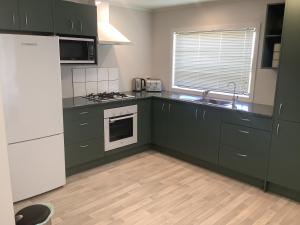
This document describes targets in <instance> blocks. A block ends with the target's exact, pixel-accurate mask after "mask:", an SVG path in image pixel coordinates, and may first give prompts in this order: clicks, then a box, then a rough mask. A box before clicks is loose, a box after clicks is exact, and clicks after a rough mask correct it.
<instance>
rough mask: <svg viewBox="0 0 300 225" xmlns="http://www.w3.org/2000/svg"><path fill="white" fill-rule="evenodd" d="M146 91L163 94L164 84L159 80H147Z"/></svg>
mask: <svg viewBox="0 0 300 225" xmlns="http://www.w3.org/2000/svg"><path fill="white" fill-rule="evenodd" d="M146 91H148V92H161V91H162V82H161V80H159V79H147V80H146Z"/></svg>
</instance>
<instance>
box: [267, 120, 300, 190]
mask: <svg viewBox="0 0 300 225" xmlns="http://www.w3.org/2000/svg"><path fill="white" fill-rule="evenodd" d="M274 126H275V127H274V132H273V142H272V149H271V156H270V167H269V181H271V182H272V183H275V184H278V185H281V186H284V187H287V188H290V189H293V190H297V191H300V175H299V171H300V139H299V134H300V124H298V123H293V122H286V121H278V122H276V123H275V125H274Z"/></svg>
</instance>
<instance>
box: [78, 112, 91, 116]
mask: <svg viewBox="0 0 300 225" xmlns="http://www.w3.org/2000/svg"><path fill="white" fill-rule="evenodd" d="M86 114H89V112H81V113H79V115H86Z"/></svg>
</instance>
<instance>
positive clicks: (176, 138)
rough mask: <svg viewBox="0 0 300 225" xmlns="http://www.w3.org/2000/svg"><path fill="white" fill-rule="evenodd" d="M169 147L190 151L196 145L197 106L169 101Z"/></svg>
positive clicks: (183, 151) (185, 151) (184, 151)
mask: <svg viewBox="0 0 300 225" xmlns="http://www.w3.org/2000/svg"><path fill="white" fill-rule="evenodd" d="M167 110H168V114H169V115H168V147H169V148H171V149H173V150H177V151H179V152H182V153H188V152H189V151H190V150H191V149H192V148H193V146H194V143H193V142H192V136H193V135H194V134H195V132H197V131H196V124H195V123H196V115H195V112H196V107H195V106H194V105H192V104H187V103H181V102H169V104H168V107H167Z"/></svg>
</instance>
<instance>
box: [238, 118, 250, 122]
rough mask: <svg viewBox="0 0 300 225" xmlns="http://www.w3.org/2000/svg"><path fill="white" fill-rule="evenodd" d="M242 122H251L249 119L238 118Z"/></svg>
mask: <svg viewBox="0 0 300 225" xmlns="http://www.w3.org/2000/svg"><path fill="white" fill-rule="evenodd" d="M240 119H241V120H242V121H245V122H250V121H251V120H250V119H247V118H240Z"/></svg>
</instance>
